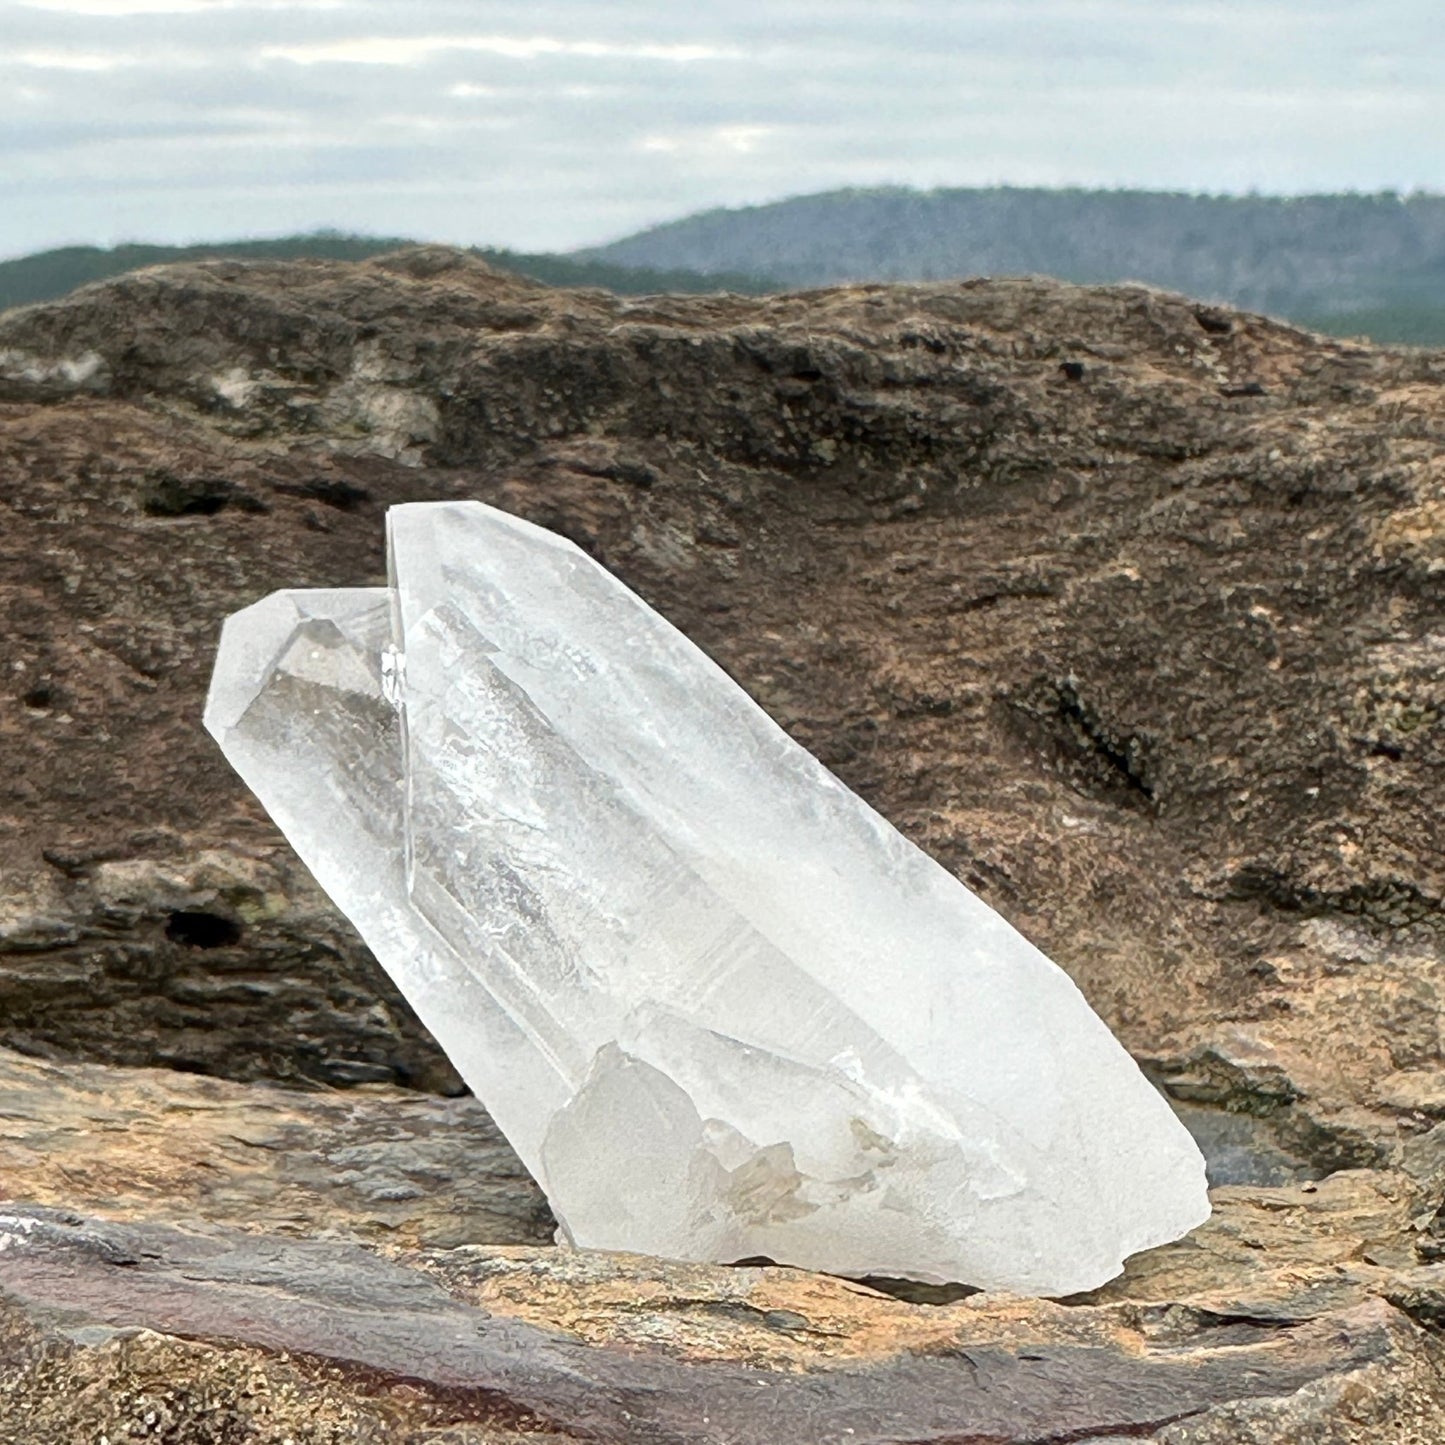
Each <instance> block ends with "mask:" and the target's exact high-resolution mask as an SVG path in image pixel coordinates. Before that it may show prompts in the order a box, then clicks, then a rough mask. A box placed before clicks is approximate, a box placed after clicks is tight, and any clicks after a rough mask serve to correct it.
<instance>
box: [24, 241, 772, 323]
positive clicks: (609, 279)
mask: <svg viewBox="0 0 1445 1445" xmlns="http://www.w3.org/2000/svg"><path fill="white" fill-rule="evenodd" d="M411 244H412V242H410V241H408V240H406V239H403V238H400V237H394V236H349V235H343V234H340V233H336V232H330V231H321V232H317V233H315V234H312V235H305V236H282V237H280V238H278V239H275V240H269V241H225V242H216V243H212V244H206V245H196V246H154V245H139V244H136V245H124V246H115V247H111V248H109V249H104V248H101V247H98V246H66V247H63V248H61V249H58V250H54V251H44V252H41V253H39V254H38V255H34V256H22V257H20V258H19V259H17V260H13V261H0V310H4V309H6V308H7V307H11V306H28V305H30V304H31V303H32V302H36V301H52V300H54V299H55V298H57V297H60V296H65V295H67V294H68V293H69V292H71V291H73V290H75V288H76V287H77V286H84V285H86V284H87V283H89V282H92V281H104V280H105V279H107V278H108V277H111V276H120V275H123V274H125V273H126V272H128V271H138V270H140V269H141V268H142V267H144V266H160V265H164V264H166V263H168V262H173V261H204V260H219V259H230V260H253V261H259V260H267V261H289V260H300V259H306V258H314V259H318V260H328V261H364V260H366V259H367V258H368V257H371V256H379V255H383V254H384V253H386V252H387V251H394V250H396V249H397V248H398V247H400V246H408V245H411ZM475 254H476V255H478V256H480V257H481V258H482V259H483V260H484V261H486V262H488V263H489V264H491V265H493V266H496V267H498V268H499V269H501V270H504V271H512V272H515V273H517V274H518V275H522V276H529V277H531V278H532V279H533V280H535V281H541V282H544V283H545V284H547V285H549V286H601V287H604V288H605V289H607V290H609V291H616V292H619V293H621V294H623V295H628V296H638V295H650V294H658V293H661V292H668V291H674V292H675V291H682V292H708V291H741V292H745V293H747V294H750V295H755V294H758V293H760V292H763V291H766V290H768V289H770V288H769V286H768V283H766V282H763V281H759V280H758V279H756V278H755V277H752V276H742V275H728V274H722V275H708V276H702V275H698V274H697V273H696V272H692V271H687V270H676V269H663V270H657V269H653V268H648V267H633V266H619V265H616V264H614V263H612V262H609V261H592V260H582V259H575V260H574V259H573V258H571V257H568V256H553V255H547V254H545V253H544V254H533V253H527V252H521V251H506V250H494V249H488V248H481V247H479V248H476V249H475Z"/></svg>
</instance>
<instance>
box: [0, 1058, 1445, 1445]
mask: <svg viewBox="0 0 1445 1445" xmlns="http://www.w3.org/2000/svg"><path fill="white" fill-rule="evenodd" d="M0 1119H3V1120H4V1123H3V1126H0V1177H3V1178H5V1179H6V1180H7V1181H13V1180H15V1179H17V1178H18V1179H22V1180H24V1181H25V1183H26V1185H27V1191H26V1192H27V1196H28V1202H26V1203H23V1204H20V1203H13V1204H5V1205H3V1206H0V1440H5V1441H10V1440H15V1441H17V1442H18V1441H22V1440H25V1441H31V1440H39V1439H44V1440H46V1441H56V1442H60V1441H71V1440H74V1441H77V1442H79V1441H82V1440H86V1441H89V1440H93V1439H97V1438H99V1436H100V1435H102V1434H104V1435H106V1436H107V1437H108V1438H109V1439H110V1440H112V1441H116V1440H132V1439H134V1440H141V1439H153V1438H156V1437H157V1436H159V1437H160V1438H163V1439H167V1440H173V1441H177V1442H187V1445H189V1442H192V1441H194V1442H212V1441H228V1440H232V1439H239V1440H247V1441H250V1440H257V1441H267V1442H277V1445H279V1442H280V1441H282V1440H284V1439H286V1438H288V1437H289V1438H292V1439H294V1440H306V1441H311V1440H325V1441H333V1440H334V1441H337V1442H340V1441H342V1440H362V1441H371V1440H375V1441H382V1440H386V1441H396V1440H403V1441H408V1442H415V1445H422V1442H426V1441H435V1442H441V1441H446V1442H448V1445H462V1442H478V1445H480V1442H484V1441H501V1440H510V1439H512V1438H514V1437H525V1438H527V1439H534V1438H536V1437H537V1435H538V1434H540V1435H541V1436H542V1438H544V1439H545V1438H553V1439H559V1440H562V1439H600V1440H609V1441H610V1440H616V1441H627V1440H647V1441H658V1442H661V1441H668V1442H678V1445H683V1442H691V1441H729V1442H734V1441H735V1442H757V1445H775V1442H781V1441H787V1442H797V1445H804V1442H814V1441H817V1442H824V1441H827V1442H842V1441H847V1440H862V1441H885V1440H890V1441H891V1440H905V1439H906V1440H915V1441H925V1440H940V1441H942V1440H958V1439H969V1440H973V1439H980V1440H988V1441H997V1442H1020V1445H1022V1442H1026V1441H1038V1442H1042V1441H1049V1440H1060V1439H1089V1438H1096V1437H1101V1436H1116V1435H1117V1436H1127V1437H1129V1438H1147V1439H1154V1440H1158V1441H1161V1442H1167V1445H1204V1442H1217V1445H1226V1442H1229V1445H1234V1442H1250V1441H1260V1442H1263V1441H1284V1440H1290V1441H1295V1440H1297V1441H1300V1442H1304V1441H1315V1440H1323V1439H1332V1438H1339V1439H1342V1440H1344V1439H1370V1440H1375V1439H1379V1440H1386V1439H1388V1440H1400V1441H1405V1440H1411V1439H1421V1440H1424V1439H1430V1438H1432V1437H1431V1435H1430V1434H1429V1430H1430V1429H1434V1428H1438V1424H1439V1421H1440V1419H1441V1416H1440V1414H1439V1413H1438V1392H1439V1374H1438V1371H1439V1368H1440V1365H1441V1358H1440V1349H1439V1346H1438V1345H1437V1343H1436V1341H1435V1338H1434V1336H1433V1333H1432V1332H1431V1331H1430V1330H1427V1329H1426V1328H1423V1327H1422V1325H1421V1324H1420V1323H1418V1322H1420V1321H1423V1322H1426V1323H1431V1322H1433V1321H1434V1319H1435V1318H1437V1317H1438V1316H1439V1315H1440V1313H1441V1312H1442V1311H1445V1267H1440V1266H1433V1267H1418V1266H1415V1265H1414V1264H1413V1263H1412V1262H1410V1261H1409V1260H1408V1258H1407V1257H1408V1255H1409V1247H1408V1245H1405V1244H1403V1243H1402V1241H1403V1240H1405V1239H1406V1238H1408V1236H1409V1230H1410V1225H1409V1223H1408V1221H1409V1219H1410V1217H1411V1215H1412V1214H1414V1213H1415V1212H1416V1211H1417V1210H1418V1209H1419V1208H1420V1207H1421V1204H1422V1201H1423V1200H1425V1199H1427V1198H1433V1197H1435V1196H1436V1195H1437V1193H1438V1190H1439V1189H1440V1188H1441V1187H1442V1184H1445V1139H1441V1138H1438V1137H1437V1136H1436V1135H1433V1134H1432V1135H1430V1136H1428V1137H1427V1138H1425V1139H1423V1140H1421V1141H1419V1142H1418V1143H1417V1144H1416V1145H1415V1147H1414V1148H1413V1150H1412V1151H1411V1154H1410V1158H1409V1160H1408V1167H1407V1168H1405V1169H1402V1170H1401V1171H1399V1172H1394V1173H1391V1174H1389V1175H1384V1174H1380V1173H1366V1172H1347V1173H1342V1174H1338V1175H1336V1176H1335V1177H1333V1178H1332V1179H1330V1180H1328V1181H1324V1182H1322V1183H1320V1184H1319V1185H1313V1184H1310V1185H1303V1186H1295V1187H1293V1188H1275V1189H1246V1188H1226V1189H1222V1190H1218V1191H1216V1208H1217V1214H1216V1217H1215V1219H1214V1220H1213V1221H1211V1223H1210V1224H1208V1225H1207V1226H1205V1228H1204V1229H1203V1230H1201V1231H1199V1232H1198V1233H1197V1234H1196V1235H1195V1236H1194V1237H1192V1238H1191V1239H1190V1240H1189V1241H1186V1242H1183V1243H1181V1244H1178V1245H1171V1246H1168V1247H1166V1248H1164V1249H1160V1250H1156V1251H1154V1252H1153V1253H1152V1254H1150V1255H1146V1256H1143V1257H1141V1258H1140V1259H1139V1260H1136V1261H1135V1263H1134V1265H1133V1267H1132V1268H1131V1270H1130V1273H1129V1275H1128V1276H1126V1278H1125V1279H1123V1280H1121V1281H1119V1282H1118V1283H1116V1284H1115V1285H1112V1286H1110V1287H1109V1288H1108V1289H1106V1290H1103V1291H1100V1292H1098V1293H1097V1294H1095V1295H1094V1296H1091V1297H1079V1298H1078V1299H1076V1300H1074V1301H1071V1302H1070V1303H1068V1304H1052V1303H1048V1302H1044V1301H1036V1300H1022V1299H1016V1298H1013V1297H1010V1296H1005V1295H977V1296H974V1297H972V1298H969V1299H964V1300H961V1301H958V1302H956V1303H953V1304H949V1305H938V1304H923V1303H909V1302H907V1301H905V1300H901V1299H896V1298H891V1297H889V1296H888V1295H886V1294H882V1293H879V1292H878V1291H876V1290H874V1289H872V1288H869V1287H867V1286H865V1285H860V1284H853V1283H850V1282H847V1281H843V1280H836V1279H829V1278H827V1277H825V1276H818V1275H809V1274H806V1273H802V1272H797V1271H791V1270H781V1269H768V1268H738V1269H730V1270H729V1269H720V1268H712V1267H705V1266H689V1265H680V1264H668V1263H666V1262H663V1261H658V1260H651V1259H645V1258H641V1257H638V1256H634V1255H616V1254H605V1253H584V1254H575V1253H572V1252H571V1251H566V1250H558V1249H555V1248H546V1247H538V1245H537V1244H536V1243H535V1241H536V1240H537V1239H538V1236H539V1231H540V1227H541V1223H542V1220H541V1213H540V1209H539V1203H540V1201H539V1196H538V1195H537V1193H536V1190H535V1188H534V1186H532V1185H531V1183H530V1181H528V1180H527V1179H526V1178H525V1176H524V1175H522V1174H521V1172H520V1171H519V1170H518V1169H517V1168H516V1165H515V1161H513V1160H511V1159H510V1158H509V1156H508V1155H507V1153H506V1150H505V1148H500V1147H498V1145H497V1143H496V1140H495V1134H494V1132H493V1131H492V1130H491V1126H490V1124H489V1122H488V1121H487V1119H486V1116H485V1114H484V1113H483V1112H482V1110H481V1109H480V1107H479V1106H477V1105H476V1104H475V1103H473V1102H472V1101H470V1100H455V1101H446V1102H437V1101H426V1100H418V1099H417V1098H416V1097H415V1096H414V1095H407V1094H405V1093H401V1092H399V1091H395V1090H387V1089H373V1090H370V1091H367V1092H362V1093H353V1094H351V1095H348V1096H346V1097H345V1098H344V1099H341V1100H338V1099H337V1098H336V1097H335V1096H333V1095H318V1094H306V1093H295V1092H292V1091H289V1090H286V1089H281V1088H274V1087H269V1086H265V1085H239V1084H231V1083H226V1082H223V1081H216V1080H208V1079H201V1078H196V1077H194V1076H185V1075H175V1074H167V1073H160V1072H154V1071H144V1070H126V1069H115V1068H106V1067H101V1066H95V1065H88V1066H77V1065H71V1066H67V1067H66V1068H65V1069H63V1070H59V1069H57V1068H56V1067H54V1066H52V1065H46V1064H40V1063H36V1062H33V1061H29V1060H22V1059H18V1058H13V1057H11V1058H5V1057H0ZM1440 1133H1441V1134H1445V1130H1441V1131H1440ZM247 1151H249V1152H250V1153H251V1155H252V1156H253V1159H254V1162H248V1161H246V1160H244V1159H240V1160H238V1158H237V1157H236V1156H237V1154H238V1152H239V1153H241V1154H243V1155H244V1154H245V1153H246V1152H247ZM175 1220H182V1221H183V1222H184V1227H179V1228H178V1227H176V1226H175V1224H173V1223H171V1222H167V1221H175ZM459 1238H465V1239H467V1240H468V1241H469V1242H468V1243H465V1244H459V1243H458V1240H459ZM1337 1423H1338V1424H1346V1423H1347V1424H1348V1428H1349V1429H1352V1430H1354V1431H1356V1433H1355V1434H1340V1435H1338V1436H1329V1435H1327V1434H1325V1433H1323V1432H1324V1431H1325V1430H1326V1429H1327V1428H1333V1425H1334V1424H1337ZM1412 1431H1413V1432H1415V1433H1414V1434H1412V1433H1411V1432H1412ZM1361 1432H1366V1433H1361Z"/></svg>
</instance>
